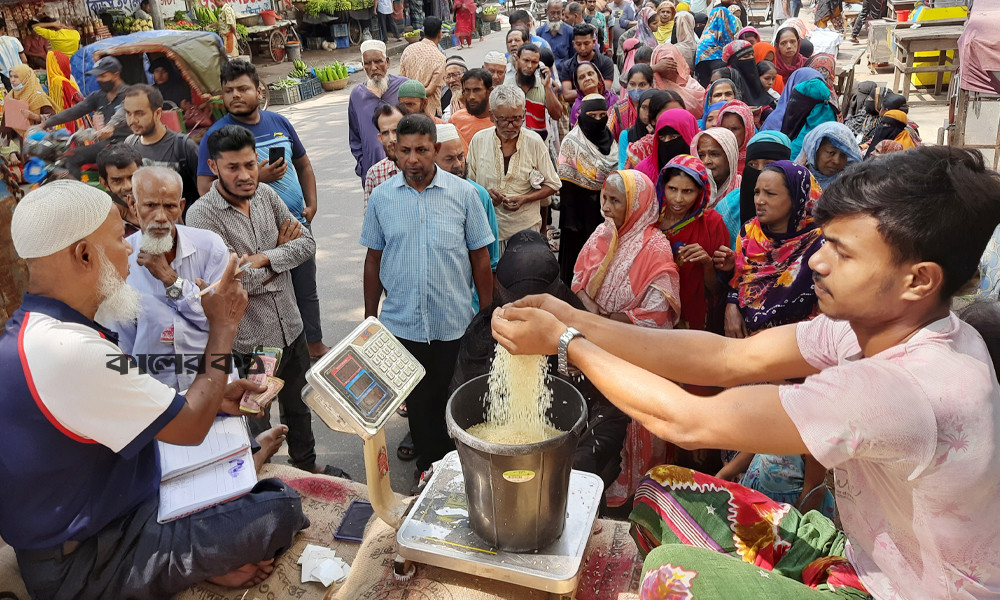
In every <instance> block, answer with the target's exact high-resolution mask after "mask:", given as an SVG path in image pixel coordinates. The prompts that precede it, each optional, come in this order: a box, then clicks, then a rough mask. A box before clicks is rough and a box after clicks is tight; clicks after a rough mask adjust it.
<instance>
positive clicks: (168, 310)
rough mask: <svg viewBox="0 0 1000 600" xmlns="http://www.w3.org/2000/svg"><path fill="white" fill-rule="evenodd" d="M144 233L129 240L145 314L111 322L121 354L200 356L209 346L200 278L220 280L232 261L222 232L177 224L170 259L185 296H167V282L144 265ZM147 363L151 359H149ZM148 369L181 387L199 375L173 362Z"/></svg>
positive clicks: (131, 280)
mask: <svg viewBox="0 0 1000 600" xmlns="http://www.w3.org/2000/svg"><path fill="white" fill-rule="evenodd" d="M141 242H142V232H136V233H133V234H132V235H130V236H129V237H128V243H129V244H131V245H132V248H133V249H134V251H133V252H132V255H131V256H129V273H128V280H127V281H128V284H129V285H130V286H132V287H133V288H134V289H135V290H136V291H138V292H139V293H140V294H142V313H141V314H140V315H139V321H138V322H137V323H115V324H113V325H111V329H113V330H114V331H115V332H116V333H117V334H118V347H119V348H121V349H122V352H124V353H126V354H129V355H132V356H135V355H136V354H144V355H151V354H201V353H203V352H205V346H206V345H207V344H208V319H207V318H206V317H205V311H204V310H202V308H201V299H200V298H198V297H196V296H195V294H197V293H198V291H199V288H198V285H197V284H195V280H196V279H198V278H201V279H202V280H203V281H205V282H206V283H213V282H215V281H218V280H219V279H220V278H221V277H222V274H223V272H224V271H225V270H226V263H228V262H229V249H228V248H227V247H226V242H225V241H223V239H222V238H221V237H219V236H218V234H215V233H213V232H211V231H208V230H205V229H196V228H194V227H187V226H184V225H177V248H176V256H175V257H174V260H173V261H172V262H171V263H170V266H171V268H173V269H174V270H175V271H177V275H178V276H179V277H180V278H181V279H182V280H183V281H182V282H181V296H180V298H178V299H177V300H171V299H170V298H167V293H166V290H167V284H164V283H163V282H162V281H160V280H159V279H157V278H156V277H153V274H152V273H150V272H149V269H147V268H146V267H143V266H141V265H139V246H140V245H141ZM147 364H148V363H147ZM147 372H148V373H149V374H150V375H152V376H153V377H155V378H156V379H157V380H159V381H160V382H162V383H164V384H165V385H168V386H170V387H172V388H174V389H175V390H178V391H181V390H186V389H188V388H189V387H191V383H192V382H193V381H194V378H195V375H196V374H195V373H189V372H188V370H187V369H183V372H182V373H180V374H178V373H177V372H176V368H174V363H170V364H169V365H166V366H165V368H164V369H162V370H161V371H159V372H154V370H152V369H148V367H147Z"/></svg>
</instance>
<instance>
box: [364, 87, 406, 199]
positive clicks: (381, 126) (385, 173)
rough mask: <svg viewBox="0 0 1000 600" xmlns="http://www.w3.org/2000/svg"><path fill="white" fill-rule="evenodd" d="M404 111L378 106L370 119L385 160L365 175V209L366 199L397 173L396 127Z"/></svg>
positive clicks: (397, 108)
mask: <svg viewBox="0 0 1000 600" xmlns="http://www.w3.org/2000/svg"><path fill="white" fill-rule="evenodd" d="M404 110H406V109H405V108H400V107H398V106H393V105H391V104H380V105H379V107H378V108H377V109H376V110H375V116H373V117H372V122H373V123H374V124H375V129H376V130H378V141H380V142H382V148H383V149H384V150H385V158H383V159H382V160H380V161H378V162H377V163H375V164H374V165H372V167H371V168H370V169H368V173H366V174H365V208H368V198H370V197H371V195H372V191H373V190H374V189H375V188H376V187H378V186H379V184H381V183H384V182H386V181H388V180H389V179H390V178H391V177H392V176H393V175H395V174H396V173H399V167H398V166H396V126H397V125H399V121H400V119H402V118H403V111H404Z"/></svg>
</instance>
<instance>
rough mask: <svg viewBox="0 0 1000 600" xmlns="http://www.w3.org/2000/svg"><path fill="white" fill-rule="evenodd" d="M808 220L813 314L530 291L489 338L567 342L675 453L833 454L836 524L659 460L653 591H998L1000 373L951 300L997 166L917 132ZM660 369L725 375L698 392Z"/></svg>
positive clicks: (645, 526)
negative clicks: (743, 317) (623, 305)
mask: <svg viewBox="0 0 1000 600" xmlns="http://www.w3.org/2000/svg"><path fill="white" fill-rule="evenodd" d="M814 214H815V217H816V220H817V222H819V223H820V224H821V225H822V228H823V232H824V235H825V237H826V244H825V245H824V246H823V247H822V248H821V249H820V250H818V251H817V252H816V254H815V255H814V256H812V258H811V259H810V261H809V266H810V267H811V269H812V270H813V272H814V280H815V288H816V293H817V296H818V298H819V308H820V310H821V311H822V312H823V315H821V316H819V317H817V318H816V319H814V320H812V321H809V322H804V323H798V324H795V325H787V326H783V327H776V328H774V329H769V330H766V331H763V332H761V333H760V334H759V335H756V336H753V337H750V338H746V339H727V338H723V337H720V336H716V335H713V334H710V333H706V332H699V331H661V330H653V329H643V328H639V327H633V326H630V325H626V324H621V323H616V322H614V321H611V320H608V319H604V318H601V317H599V316H597V315H592V314H589V313H586V312H583V311H578V310H574V309H572V308H570V307H569V306H568V305H566V304H564V303H562V302H560V301H558V300H555V299H554V298H552V297H549V296H535V297H529V298H526V299H525V300H523V301H521V302H518V303H516V304H515V306H516V308H515V307H508V308H504V309H500V311H498V313H497V314H496V315H495V316H494V320H493V329H494V336H495V337H497V339H498V340H499V341H500V342H501V343H502V344H503V345H504V346H506V347H508V348H509V349H511V350H512V351H513V352H515V353H519V354H553V353H556V352H557V351H558V352H559V354H560V364H561V365H562V364H566V363H572V364H573V365H575V366H576V367H578V368H579V369H581V370H582V371H583V372H584V373H585V374H586V375H587V377H588V378H589V379H590V380H591V381H593V382H594V384H595V385H596V386H597V387H598V388H599V389H600V390H601V392H603V393H604V395H605V396H606V397H607V398H608V399H609V400H611V401H612V402H613V403H614V404H616V405H617V406H618V407H620V408H621V409H622V410H624V411H625V412H626V413H627V414H628V415H629V416H631V417H632V418H634V419H636V420H637V421H638V422H639V423H640V424H642V425H643V426H645V427H646V428H647V429H648V430H649V431H651V432H652V433H653V434H654V435H656V436H658V437H660V438H663V439H665V440H669V441H672V442H675V443H677V444H679V445H680V446H682V447H685V448H691V449H694V448H729V449H736V450H744V451H748V452H761V453H769V454H781V455H792V454H795V455H800V454H807V453H808V454H811V455H812V456H813V457H814V458H816V460H818V461H819V462H820V463H822V464H823V465H824V466H826V467H827V468H829V469H833V470H834V472H835V475H836V497H837V505H838V509H839V512H840V516H841V519H842V522H843V526H844V532H842V533H841V532H837V531H836V529H835V528H834V527H833V524H832V522H830V521H829V519H826V518H825V517H823V516H821V515H819V514H818V513H815V512H810V513H807V514H806V515H800V514H799V513H798V511H796V510H795V509H794V507H791V506H790V505H787V504H779V503H775V502H773V501H771V500H769V499H768V498H766V497H764V496H763V495H761V494H759V493H757V492H754V491H752V490H747V489H746V488H742V487H740V486H737V485H735V484H732V483H730V482H723V481H721V480H718V479H715V478H713V477H710V476H708V475H703V474H700V473H695V472H693V471H690V470H687V469H680V468H678V467H669V466H668V467H657V468H655V469H653V470H652V471H651V472H650V474H649V476H648V477H647V479H646V480H645V481H644V483H643V484H642V485H641V486H640V489H639V491H638V492H637V493H636V498H637V500H636V508H635V509H634V511H633V517H632V518H633V521H635V522H636V527H635V528H634V530H636V531H635V532H636V537H637V542H638V543H639V546H640V548H643V549H644V550H650V552H649V555H648V556H647V558H646V563H645V569H646V573H645V575H644V584H643V585H644V586H649V587H650V588H651V589H653V590H656V589H659V590H661V591H662V590H663V589H669V590H670V592H671V593H673V594H675V596H676V597H678V598H680V597H694V598H699V599H702V598H735V597H740V598H817V599H820V598H824V597H825V598H829V597H830V594H829V593H828V592H830V591H831V590H834V589H837V588H841V587H844V586H846V587H848V588H855V591H856V592H857V594H858V595H857V596H856V597H865V593H867V594H870V595H871V596H872V597H874V598H877V599H879V600H882V599H890V598H891V599H896V598H899V599H908V600H915V599H925V598H934V599H944V598H948V599H957V598H963V599H983V598H996V597H998V596H1000V536H998V535H997V522H998V520H1000V494H998V493H997V492H998V491H1000V386H998V384H997V377H996V372H995V370H994V364H993V360H992V359H991V357H990V354H989V352H988V350H987V346H986V344H985V343H984V342H983V339H982V337H980V335H979V334H978V333H977V332H976V330H975V329H974V328H973V327H972V326H970V325H968V324H967V323H965V322H963V321H961V320H959V319H958V317H956V316H955V315H954V314H952V313H951V312H950V311H949V307H950V303H951V296H952V294H954V293H955V292H956V291H957V290H958V289H959V287H961V286H962V285H963V284H964V283H965V282H966V281H967V280H968V279H970V278H971V277H972V275H973V274H974V273H975V270H976V266H977V263H978V260H979V257H980V255H981V254H982V252H983V249H984V248H985V246H986V243H987V241H988V240H989V238H990V235H991V234H992V232H993V230H994V228H995V227H996V226H997V224H998V223H1000V176H998V175H997V173H995V172H993V171H987V170H986V169H985V167H984V164H983V159H982V156H981V155H980V154H979V152H977V151H970V150H965V149H960V148H947V147H940V146H929V147H922V148H917V149H913V150H910V151H907V152H901V153H896V154H893V155H891V156H886V157H880V158H877V159H875V160H872V161H866V162H864V163H860V164H858V165H856V166H854V167H852V168H850V169H849V170H847V171H845V172H844V173H843V174H842V175H841V176H840V178H839V179H838V180H837V181H836V182H835V183H834V184H833V185H831V186H830V187H829V188H828V189H827V190H825V191H824V194H823V196H822V197H821V198H820V200H819V202H818V205H817V207H816V209H815V212H814ZM720 259H721V257H720ZM567 326H569V327H570V328H575V329H568V328H567ZM576 330H579V331H576ZM580 332H582V335H580ZM584 336H585V337H584ZM996 358H998V359H1000V357H996ZM801 378H804V381H803V382H802V383H797V384H788V385H781V386H777V385H769V384H767V385H746V384H757V383H761V382H768V381H775V380H790V379H801ZM672 381H676V382H683V383H688V384H694V385H704V386H724V387H728V388H731V389H728V390H727V391H724V392H722V393H721V394H718V395H716V396H713V397H708V398H706V397H699V396H694V395H692V394H690V393H688V392H687V391H685V390H684V389H682V388H681V387H679V386H678V385H676V384H674V383H672ZM737 386H740V387H737ZM651 534H652V535H651ZM692 546H694V547H692ZM727 554H729V555H728V556H727ZM740 559H742V560H740ZM644 589H645V588H644ZM736 590H739V592H737V591H736ZM648 597H650V598H652V597H660V596H655V595H649V596H648ZM671 597H674V596H671Z"/></svg>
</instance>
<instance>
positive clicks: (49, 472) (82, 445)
mask: <svg viewBox="0 0 1000 600" xmlns="http://www.w3.org/2000/svg"><path fill="white" fill-rule="evenodd" d="M124 231H125V229H124V225H123V224H122V220H121V216H120V215H119V214H118V210H117V209H116V208H113V205H112V202H111V198H110V197H109V196H108V195H107V194H105V193H104V192H101V191H100V190H97V189H96V188H92V187H90V186H88V185H86V184H83V183H80V182H77V181H68V180H64V181H57V182H55V183H51V184H48V185H46V186H44V187H41V188H39V189H37V190H34V191H32V192H30V193H29V194H27V195H25V197H24V198H23V199H22V200H21V202H20V203H19V204H18V205H17V208H16V209H15V211H14V215H13V218H12V220H11V225H10V234H11V239H12V241H13V243H14V248H15V250H16V251H17V253H18V255H20V256H21V257H22V258H24V259H25V260H26V261H27V265H28V274H29V281H28V293H27V294H25V295H24V300H23V302H22V304H21V306H20V308H19V309H18V310H17V311H16V312H15V313H14V315H13V316H12V317H11V319H10V320H9V321H7V323H6V325H5V327H4V334H3V335H0V389H3V393H2V394H0V411H2V413H3V415H4V418H3V419H0V456H3V460H2V461H0V481H3V485H2V486H0V536H2V537H3V539H4V541H6V542H7V543H8V544H10V545H11V546H13V548H14V551H15V553H16V554H17V562H18V566H19V567H20V572H21V576H22V577H23V579H24V583H25V586H26V587H27V588H28V591H29V593H30V595H31V597H33V598H56V599H90V598H138V597H142V598H149V597H152V598H165V597H170V596H172V595H174V594H176V593H177V592H180V591H182V590H184V589H186V588H188V587H190V586H191V585H194V584H195V583H199V582H202V581H206V580H209V581H213V582H215V583H219V584H222V585H228V586H232V587H242V586H255V585H258V584H259V583H260V582H261V581H263V580H264V579H265V578H266V577H267V576H268V575H269V574H270V573H271V571H273V566H272V565H271V562H272V560H273V559H274V558H275V556H276V555H278V554H280V553H282V552H284V551H285V550H286V549H288V548H289V547H290V546H291V544H292V541H293V539H294V536H295V534H296V533H298V531H299V530H301V529H303V528H304V527H306V526H307V525H308V520H307V519H306V518H305V515H304V514H303V513H302V506H301V501H300V500H299V497H298V495H297V494H296V493H295V491H294V490H292V489H291V488H289V487H287V486H285V484H283V483H282V482H281V481H280V480H277V479H265V480H262V481H260V482H259V483H258V484H257V486H256V487H254V488H253V490H251V492H250V493H249V494H247V495H245V496H243V497H241V498H238V499H235V500H231V501H229V502H226V503H224V504H221V505H219V506H216V507H213V508H209V509H206V510H203V511H200V512H198V513H197V514H196V515H193V516H190V517H182V518H181V519H178V520H175V521H171V522H168V523H164V524H160V523H158V522H157V508H158V505H159V487H160V465H159V461H158V458H157V451H156V445H155V443H156V441H161V442H167V443H172V444H179V445H195V444H199V443H201V442H202V441H203V439H204V437H205V435H206V433H207V432H208V431H209V428H210V427H211V425H212V422H213V420H214V419H215V416H216V415H217V414H218V413H219V412H220V411H222V412H227V413H230V414H239V399H240V397H241V396H242V395H243V393H244V391H246V390H248V389H251V390H253V391H261V389H262V388H261V387H259V386H253V385H252V384H250V383H249V382H247V381H245V380H242V381H239V382H236V383H234V384H230V385H228V386H227V385H226V380H227V378H226V376H227V375H228V372H227V371H226V370H225V365H224V364H221V361H212V360H205V372H204V373H203V374H200V375H198V376H197V377H195V379H194V381H193V382H192V384H191V387H190V389H189V390H188V391H187V393H186V395H184V396H181V395H180V394H178V393H177V392H176V391H174V390H173V389H171V388H169V387H168V386H166V385H164V384H162V383H160V382H159V381H157V380H156V379H154V378H153V377H151V376H149V375H146V374H141V373H139V372H138V370H137V369H136V368H135V367H133V368H131V369H128V370H126V371H125V372H122V371H121V370H119V369H118V368H117V367H116V366H113V365H116V364H117V363H114V361H109V357H110V358H111V359H113V358H115V357H117V356H120V353H121V350H120V349H119V348H118V346H116V345H115V342H116V339H117V336H115V334H114V333H113V332H112V331H110V330H108V329H106V328H104V327H102V326H101V325H99V324H97V323H95V322H94V320H95V318H97V317H96V315H97V314H98V313H100V314H102V315H107V317H108V320H109V321H124V320H129V319H134V318H135V317H136V316H137V313H138V312H139V307H140V302H139V298H138V294H137V293H136V292H135V290H133V289H132V288H130V287H129V286H128V284H127V283H126V282H125V279H124V276H125V275H126V273H127V272H128V268H129V262H128V257H129V254H130V253H131V252H132V248H131V247H130V246H129V244H128V242H126V241H125V237H124ZM221 281H222V283H221V284H220V285H219V286H218V287H217V288H216V289H215V290H214V292H213V293H211V294H208V295H205V296H204V297H202V308H203V310H204V314H205V318H206V320H207V321H208V340H207V342H206V345H205V347H204V349H203V352H204V353H205V354H206V355H207V356H209V357H211V356H214V355H229V354H230V352H231V348H232V344H233V339H234V337H235V336H236V331H237V328H238V326H239V323H240V320H241V319H242V318H243V312H244V309H245V308H246V305H247V294H246V291H245V290H244V289H243V286H242V285H241V283H240V281H239V279H237V278H236V256H235V255H231V256H230V257H229V258H228V262H227V264H226V267H225V269H224V271H223V274H222V278H221ZM99 308H100V311H99V310H98V309H99ZM102 320H103V318H102ZM234 515H236V516H235V517H234ZM178 556H184V557H185V559H184V560H177V558H176V557H178ZM137 565H141V568H136V566H137Z"/></svg>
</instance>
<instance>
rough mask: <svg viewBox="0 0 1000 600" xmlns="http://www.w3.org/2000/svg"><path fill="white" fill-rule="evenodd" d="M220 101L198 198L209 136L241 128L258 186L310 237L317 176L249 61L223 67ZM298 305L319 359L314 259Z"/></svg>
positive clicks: (298, 274) (298, 273)
mask: <svg viewBox="0 0 1000 600" xmlns="http://www.w3.org/2000/svg"><path fill="white" fill-rule="evenodd" d="M221 79H222V101H223V103H224V104H225V106H226V110H227V111H229V112H228V114H226V116H224V117H222V118H221V119H219V120H218V121H216V122H215V124H214V125H212V127H210V128H209V130H208V131H207V132H206V133H205V136H204V137H202V138H201V146H200V147H199V148H198V192H199V193H200V194H201V195H202V196H204V195H205V194H207V193H208V191H209V190H210V189H211V188H212V182H213V181H215V179H216V177H215V175H214V174H213V173H212V169H211V168H209V166H208V159H209V158H210V157H209V155H208V136H209V134H211V133H212V132H213V131H216V130H218V129H220V128H222V127H224V126H226V125H241V126H243V127H246V128H247V129H249V130H250V132H251V133H253V135H254V138H255V140H256V142H257V159H258V160H259V161H260V162H259V164H258V167H257V170H258V177H259V182H260V183H266V184H268V186H270V187H271V189H273V190H274V191H275V192H277V193H278V196H280V197H281V200H282V202H284V203H285V206H287V207H288V210H289V211H291V213H292V216H294V217H295V218H296V219H298V220H299V222H300V223H302V225H303V226H304V227H306V228H307V229H309V231H312V226H311V225H310V223H312V220H313V217H315V216H316V175H315V174H314V173H313V168H312V163H310V162H309V157H308V156H307V155H306V149H305V146H303V145H302V142H301V141H300V140H299V136H298V134H297V133H295V129H294V128H293V127H292V124H291V123H289V122H288V119H286V118H285V117H283V116H282V115H279V114H278V113H274V112H271V111H267V110H260V107H259V105H258V103H257V95H258V94H259V93H260V77H259V76H258V75H257V68H256V67H254V66H253V64H251V63H249V62H247V61H245V60H231V61H229V62H228V63H226V64H225V65H224V66H223V67H222V75H221ZM271 148H281V149H282V152H283V154H284V158H282V159H280V160H278V161H276V162H274V163H271V162H269V160H268V157H269V156H270V152H271ZM292 286H294V288H295V303H296V304H297V305H298V308H299V312H300V313H301V314H302V324H303V326H304V327H305V332H306V343H307V344H308V345H309V354H310V355H311V356H313V357H318V356H322V355H324V354H326V353H327V352H328V351H329V350H330V348H329V346H327V345H325V344H324V343H323V328H322V326H321V325H320V314H319V294H318V293H317V291H316V259H315V257H313V258H310V259H309V260H307V261H306V262H304V263H302V264H301V265H299V266H298V267H295V268H294V269H292Z"/></svg>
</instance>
